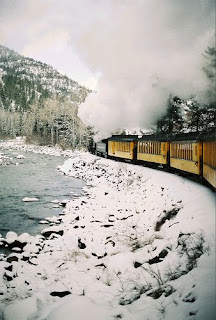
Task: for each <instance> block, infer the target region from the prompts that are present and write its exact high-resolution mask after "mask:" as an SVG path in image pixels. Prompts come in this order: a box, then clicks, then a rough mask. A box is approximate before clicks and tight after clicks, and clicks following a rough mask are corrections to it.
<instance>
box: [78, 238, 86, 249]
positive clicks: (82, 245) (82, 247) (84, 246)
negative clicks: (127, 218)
mask: <svg viewBox="0 0 216 320" xmlns="http://www.w3.org/2000/svg"><path fill="white" fill-rule="evenodd" d="M78 247H79V248H80V249H85V248H86V245H85V243H83V242H82V241H81V239H80V238H78Z"/></svg>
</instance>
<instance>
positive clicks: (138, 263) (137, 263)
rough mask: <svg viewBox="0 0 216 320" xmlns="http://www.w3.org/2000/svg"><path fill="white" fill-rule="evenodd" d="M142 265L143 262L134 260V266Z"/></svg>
mask: <svg viewBox="0 0 216 320" xmlns="http://www.w3.org/2000/svg"><path fill="white" fill-rule="evenodd" d="M141 265H142V263H140V262H137V261H135V262H134V268H139V267H140V266H141Z"/></svg>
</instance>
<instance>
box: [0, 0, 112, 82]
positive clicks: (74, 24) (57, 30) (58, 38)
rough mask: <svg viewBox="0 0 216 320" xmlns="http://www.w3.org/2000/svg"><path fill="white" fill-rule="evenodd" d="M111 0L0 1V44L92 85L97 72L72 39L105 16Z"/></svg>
mask: <svg viewBox="0 0 216 320" xmlns="http://www.w3.org/2000/svg"><path fill="white" fill-rule="evenodd" d="M117 1H118V0H117ZM111 2H112V1H103V0H102V1H100V0H99V1H98V0H61V1H59V0H0V43H1V44H2V45H5V46H7V47H8V48H10V49H13V50H15V51H17V52H18V53H20V54H23V55H24V56H28V57H31V58H34V59H36V60H39V61H42V62H45V63H48V64H50V65H52V66H53V67H54V68H57V70H58V71H60V72H61V73H63V74H66V75H68V76H69V77H71V78H72V79H73V80H76V81H78V82H82V83H83V82H84V83H87V84H89V85H90V86H93V87H94V85H95V79H94V78H95V77H97V76H98V72H97V71H96V70H93V69H92V68H91V66H89V65H88V64H86V63H85V62H84V61H83V59H82V57H81V56H82V53H80V52H79V51H78V49H77V48H76V43H75V40H73V39H74V38H76V37H77V38H79V37H80V36H81V35H82V33H83V32H85V31H86V30H87V29H88V28H92V26H94V24H97V21H100V20H104V19H106V17H107V11H108V10H109V9H107V8H108V7H110V5H111Z"/></svg>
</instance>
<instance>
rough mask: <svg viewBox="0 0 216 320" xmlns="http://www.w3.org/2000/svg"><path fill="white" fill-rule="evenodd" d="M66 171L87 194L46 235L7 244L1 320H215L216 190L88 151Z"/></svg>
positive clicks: (1, 262)
mask: <svg viewBox="0 0 216 320" xmlns="http://www.w3.org/2000/svg"><path fill="white" fill-rule="evenodd" d="M59 170H61V171H62V172H63V173H64V174H67V175H71V176H74V177H79V178H81V179H83V180H85V181H86V183H87V186H86V187H84V189H83V195H82V196H81V197H77V198H74V199H73V200H72V201H70V202H68V203H67V204H66V207H65V208H64V209H63V211H62V212H61V213H60V215H59V217H58V218H56V217H55V219H54V218H53V219H52V217H49V219H48V221H49V222H50V223H51V226H49V227H48V228H46V229H44V230H43V232H42V235H38V236H36V237H32V236H29V235H28V234H23V235H21V236H19V237H18V236H17V235H16V234H15V233H14V232H10V233H8V234H7V236H6V237H5V239H3V238H0V243H2V245H4V246H5V245H8V246H9V247H10V248H13V247H16V250H14V253H12V254H11V255H9V256H8V257H5V256H3V255H2V256H0V319H4V320H14V319H16V320H27V319H28V320H33V319H34V320H36V319H37V320H42V319H43V320H45V319H47V320H60V319H61V320H62V319H64V320H69V319H70V320H71V319H76V320H86V319H88V320H111V319H124V320H148V319H149V320H158V319H166V320H173V319H175V320H184V319H185V320H186V319H189V320H195V319H196V320H204V319H208V320H211V319H215V315H216V313H215V194H214V193H213V192H212V191H211V190H209V189H208V188H206V187H204V186H202V185H199V184H197V183H195V182H191V181H188V180H186V179H184V178H182V177H179V176H176V175H172V174H168V173H165V172H162V171H155V170H152V169H149V168H145V167H140V166H134V165H132V164H126V163H121V162H115V161H111V160H107V159H101V158H99V157H96V156H93V155H90V154H89V153H76V154H75V155H74V157H73V158H71V159H68V160H66V162H65V163H64V165H63V166H61V167H59ZM59 223H60V224H59ZM46 226H47V225H46ZM19 249H20V250H19Z"/></svg>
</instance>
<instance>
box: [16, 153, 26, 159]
mask: <svg viewBox="0 0 216 320" xmlns="http://www.w3.org/2000/svg"><path fill="white" fill-rule="evenodd" d="M16 158H17V159H25V156H23V155H22V154H18V155H17V156H16Z"/></svg>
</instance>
